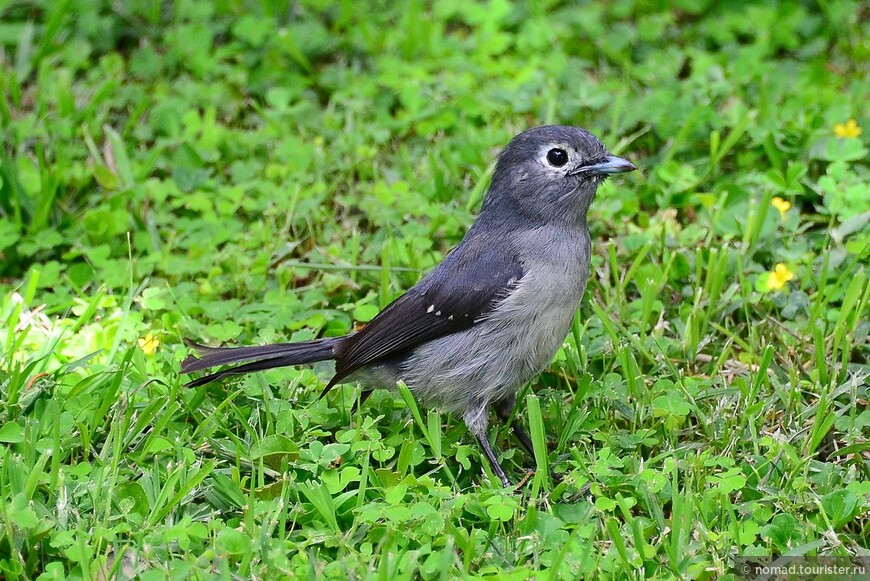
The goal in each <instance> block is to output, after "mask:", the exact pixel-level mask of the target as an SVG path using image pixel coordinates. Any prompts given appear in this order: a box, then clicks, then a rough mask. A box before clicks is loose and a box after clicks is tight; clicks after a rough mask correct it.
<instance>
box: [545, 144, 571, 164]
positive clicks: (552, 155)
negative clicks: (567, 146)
mask: <svg viewBox="0 0 870 581" xmlns="http://www.w3.org/2000/svg"><path fill="white" fill-rule="evenodd" d="M547 163H549V164H550V165H552V166H553V167H562V166H564V165H565V164H566V163H568V152H567V151H565V150H564V149H562V148H561V147H554V148H553V149H551V150H550V151H548V152H547Z"/></svg>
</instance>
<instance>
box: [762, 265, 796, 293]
mask: <svg viewBox="0 0 870 581" xmlns="http://www.w3.org/2000/svg"><path fill="white" fill-rule="evenodd" d="M793 278H794V273H793V272H792V271H790V270H789V269H788V267H787V266H786V265H785V263H784V262H780V263H779V264H777V265H776V268H774V269H773V272H768V273H767V290H779V289H781V288H782V287H784V286H785V283H787V282H788V281H790V280H791V279H793Z"/></svg>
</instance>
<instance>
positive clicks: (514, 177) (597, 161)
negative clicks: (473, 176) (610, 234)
mask: <svg viewBox="0 0 870 581" xmlns="http://www.w3.org/2000/svg"><path fill="white" fill-rule="evenodd" d="M635 169H637V168H636V167H635V166H634V164H633V163H631V162H630V161H628V160H625V159H622V158H621V157H616V156H615V155H612V154H611V153H610V152H609V151H607V148H606V147H604V145H603V144H602V143H601V142H600V141H599V140H598V138H597V137H595V136H594V135H592V134H591V133H589V132H588V131H586V130H585V129H580V128H579V127H569V126H564V125H544V126H541V127H535V128H533V129H529V130H528V131H524V132H522V133H520V134H519V135H517V136H516V137H514V138H513V139H512V140H511V142H510V143H508V145H507V147H505V149H504V151H502V153H501V155H499V158H498V163H497V164H496V167H495V173H494V174H493V177H492V184H491V185H490V188H489V192H488V193H487V195H486V200H485V201H484V204H483V210H484V211H487V212H491V211H499V209H502V208H503V211H506V212H513V213H520V214H522V215H527V216H529V217H530V218H532V219H535V220H536V221H538V220H543V221H545V222H553V221H555V222H559V221H566V220H567V221H571V222H574V221H579V222H585V220H586V211H587V210H588V209H589V205H590V204H591V203H592V199H593V198H594V197H595V191H596V190H597V189H598V186H599V185H600V184H601V183H602V182H604V180H605V179H606V178H607V177H608V176H609V175H611V174H616V173H625V172H630V171H634V170H635Z"/></svg>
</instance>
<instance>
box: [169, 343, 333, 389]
mask: <svg viewBox="0 0 870 581" xmlns="http://www.w3.org/2000/svg"><path fill="white" fill-rule="evenodd" d="M338 340H339V338H329V339H318V340H316V341H302V342H299V343H279V344H276V345H258V346H254V347H206V346H205V345H199V344H198V343H194V342H193V341H189V340H185V344H187V346H188V347H191V348H193V349H196V350H197V351H198V352H199V353H201V354H202V357H199V358H198V357H195V356H193V355H191V356H190V357H188V358H187V359H185V360H184V361H183V362H182V363H181V372H182V373H192V372H194V371H201V370H203V369H208V368H210V367H216V366H218V365H228V364H231V363H241V362H244V361H248V362H249V363H247V364H245V365H240V366H238V367H233V368H232V369H226V370H224V371H220V372H218V373H213V374H211V375H206V376H203V377H200V378H197V379H195V380H193V381H191V382H190V383H188V384H187V385H188V386H189V387H196V386H199V385H204V384H206V383H209V382H211V381H215V380H216V379H220V378H222V377H226V376H228V375H237V374H240V373H250V372H252V371H262V370H264V369H272V368H274V367H285V366H288V365H299V364H304V363H314V362H316V361H323V360H325V359H332V358H333V357H334V356H335V355H334V347H335V344H336V343H337V342H338Z"/></svg>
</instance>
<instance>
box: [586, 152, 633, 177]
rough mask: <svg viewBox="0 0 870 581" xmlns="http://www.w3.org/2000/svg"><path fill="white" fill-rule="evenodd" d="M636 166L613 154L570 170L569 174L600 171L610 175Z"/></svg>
mask: <svg viewBox="0 0 870 581" xmlns="http://www.w3.org/2000/svg"><path fill="white" fill-rule="evenodd" d="M636 169H637V167H635V165H634V164H633V163H631V162H630V161H628V160H627V159H622V158H621V157H616V156H615V155H609V156H607V159H605V160H604V161H602V162H599V163H593V164H591V165H583V166H580V167H578V168H577V169H576V170H574V171H573V172H571V175H577V174H582V173H600V174H605V175H610V174H614V173H625V172H629V171H634V170H636Z"/></svg>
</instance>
